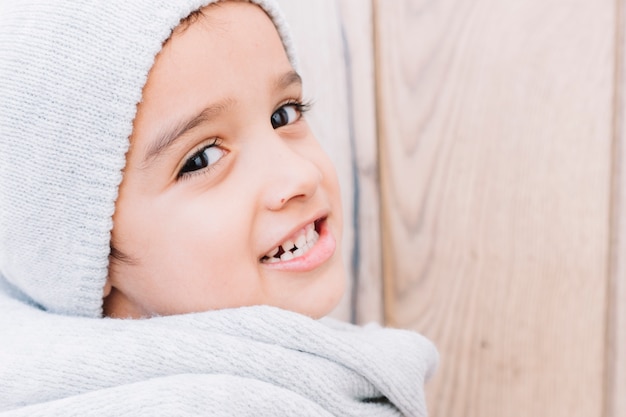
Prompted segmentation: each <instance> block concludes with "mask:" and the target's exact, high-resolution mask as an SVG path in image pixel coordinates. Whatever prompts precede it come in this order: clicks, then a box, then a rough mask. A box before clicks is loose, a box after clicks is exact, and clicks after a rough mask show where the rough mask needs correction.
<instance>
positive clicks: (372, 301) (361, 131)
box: [339, 0, 383, 324]
mask: <svg viewBox="0 0 626 417" xmlns="http://www.w3.org/2000/svg"><path fill="white" fill-rule="evenodd" d="M339 10H340V15H341V21H342V26H343V33H344V47H345V56H346V63H347V67H346V69H347V82H348V88H349V95H350V97H349V103H348V104H349V106H350V110H351V111H350V114H351V117H350V123H351V125H350V127H351V129H350V136H351V141H352V149H353V150H354V153H353V155H354V156H355V158H354V160H353V162H352V163H353V174H356V175H355V176H354V183H355V187H356V191H357V195H356V196H355V197H356V198H355V205H354V208H355V212H354V216H353V220H356V221H357V223H356V224H355V225H354V230H356V231H357V232H358V236H356V237H355V245H358V250H356V251H355V252H353V254H354V256H353V258H352V262H351V263H352V265H353V271H354V273H355V278H356V279H355V284H354V285H355V287H354V288H353V294H354V295H353V297H354V300H355V309H354V311H355V315H356V317H355V321H356V322H357V323H361V324H363V323H367V322H371V321H375V322H382V321H383V295H382V293H383V289H382V254H381V245H380V242H381V241H380V205H379V202H380V190H379V179H378V171H379V168H378V137H377V135H376V131H377V128H376V106H375V103H376V97H375V85H374V44H373V39H374V33H373V30H374V27H373V15H372V4H371V2H365V1H363V0H340V1H339Z"/></svg>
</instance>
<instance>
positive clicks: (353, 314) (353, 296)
mask: <svg viewBox="0 0 626 417" xmlns="http://www.w3.org/2000/svg"><path fill="white" fill-rule="evenodd" d="M335 10H336V16H339V30H340V32H341V47H342V49H343V59H344V71H345V74H344V76H345V79H346V95H347V97H346V105H347V107H348V138H349V141H350V173H351V175H352V178H351V179H352V190H353V192H352V253H351V254H350V268H351V269H352V271H351V272H352V274H351V276H352V286H351V288H350V321H351V322H352V323H356V320H357V309H358V299H357V298H358V291H359V286H360V281H361V228H360V221H359V220H360V218H361V210H360V201H361V183H360V178H359V166H358V162H357V156H356V155H357V144H356V135H355V128H354V124H355V120H354V102H353V100H354V80H353V79H352V76H353V74H352V56H351V51H350V46H349V45H348V38H347V35H346V28H345V25H344V21H343V19H344V16H342V14H341V11H340V9H339V4H338V3H337V1H335Z"/></svg>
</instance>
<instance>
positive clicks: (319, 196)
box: [104, 2, 346, 318]
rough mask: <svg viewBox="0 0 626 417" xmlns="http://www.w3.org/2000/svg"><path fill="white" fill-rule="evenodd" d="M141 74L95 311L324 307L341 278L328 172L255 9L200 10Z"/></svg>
mask: <svg viewBox="0 0 626 417" xmlns="http://www.w3.org/2000/svg"><path fill="white" fill-rule="evenodd" d="M203 14H204V16H201V17H200V18H199V20H197V21H195V22H193V23H191V24H190V26H189V27H187V28H185V29H184V30H176V31H175V32H174V34H173V35H172V37H171V38H170V40H169V41H168V42H167V43H166V45H165V46H164V48H163V50H162V51H161V53H160V54H159V55H158V56H157V58H156V62H155V64H154V66H153V68H152V70H151V72H150V74H149V77H148V82H147V84H146V86H145V88H144V91H143V100H142V102H141V104H140V105H139V106H138V112H137V117H136V119H135V124H134V130H133V135H132V137H131V148H130V151H129V153H128V154H127V165H126V168H125V171H124V179H123V181H122V185H121V187H120V195H119V198H118V201H117V203H116V212H115V215H114V217H113V221H114V228H113V232H112V245H113V246H114V247H115V249H116V251H119V252H121V253H123V254H124V256H123V257H122V259H114V258H112V259H111V265H110V268H109V279H108V281H107V286H106V288H105V295H106V297H105V300H104V310H105V314H106V315H108V316H112V317H133V318H138V317H147V316H152V315H169V314H181V313H189V312H199V311H207V310H213V309H221V308H231V307H239V306H249V305H259V304H265V305H273V306H277V307H281V308H284V309H288V310H292V311H296V312H299V313H302V314H306V315H309V316H312V317H321V316H323V315H325V314H327V313H329V312H330V311H331V310H332V309H333V307H334V306H335V305H336V304H337V303H338V301H339V299H340V297H341V295H342V293H343V288H344V285H345V278H346V277H345V271H344V269H343V263H342V259H341V253H340V247H341V245H340V241H341V228H342V219H341V205H340V201H339V187H338V182H337V178H336V174H335V171H334V168H333V166H332V164H331V162H330V160H329V159H328V157H327V156H326V154H325V153H324V152H323V151H322V149H321V148H320V146H319V144H318V143H317V141H316V139H315V137H314V136H313V134H312V132H311V130H310V129H309V126H308V124H307V122H306V120H305V119H304V118H303V117H302V112H303V111H304V110H305V106H303V104H302V85H301V81H300V77H299V76H298V74H297V73H296V72H294V70H293V68H292V66H291V64H290V63H289V60H288V59H287V56H286V53H285V51H284V49H283V46H282V43H281V41H280V38H279V36H278V33H277V31H276V29H275V27H274V25H273V23H272V22H271V20H270V19H269V18H268V17H267V16H266V15H265V13H264V12H263V10H262V9H260V8H259V7H258V6H255V5H253V4H250V3H247V2H224V3H220V4H219V5H212V6H208V7H207V8H205V9H204V11H203Z"/></svg>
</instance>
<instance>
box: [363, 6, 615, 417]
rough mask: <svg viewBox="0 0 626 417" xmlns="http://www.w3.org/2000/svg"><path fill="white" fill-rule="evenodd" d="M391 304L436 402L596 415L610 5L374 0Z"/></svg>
mask: <svg viewBox="0 0 626 417" xmlns="http://www.w3.org/2000/svg"><path fill="white" fill-rule="evenodd" d="M374 4H375V9H374V12H375V18H376V20H375V22H376V23H375V26H376V50H377V74H378V78H377V81H378V106H379V118H378V123H379V132H380V156H381V183H382V185H381V192H382V213H383V248H384V258H383V259H384V276H385V279H386V282H385V292H386V298H385V303H386V304H385V306H386V315H387V318H388V320H389V321H390V323H392V324H395V325H398V326H402V327H412V328H415V329H418V330H420V331H421V332H423V333H425V334H426V335H427V336H429V337H430V338H431V339H433V340H434V341H435V342H436V344H437V345H438V347H439V349H440V352H441V358H442V361H441V366H440V369H439V370H438V372H437V374H436V376H435V378H434V380H433V381H432V382H431V384H430V385H429V387H428V401H429V406H430V415H431V416H435V417H437V416H446V417H455V416H463V417H474V416H476V417H478V416H481V417H482V416H498V417H508V416H550V417H565V416H568V417H572V416H574V417H577V416H580V417H600V416H601V414H602V412H603V387H604V382H605V381H604V353H605V347H606V346H605V327H606V294H607V283H608V279H607V270H608V265H607V262H608V261H607V260H608V259H609V257H608V251H609V247H608V241H609V230H608V229H609V211H610V210H609V201H610V176H611V173H610V169H611V168H610V167H611V120H612V87H613V85H612V82H613V53H614V33H613V32H614V30H613V27H614V25H613V24H614V21H613V17H614V16H613V12H614V9H613V6H614V5H613V2H612V1H609V0H600V1H594V2H577V3H576V7H572V5H571V4H570V3H567V2H562V1H558V0H527V1H522V0H518V1H506V2H502V1H498V0H476V1H473V2H464V1H461V0H440V1H437V2H423V1H418V0H414V1H410V0H406V1H395V2H391V1H383V0H375V3H374Z"/></svg>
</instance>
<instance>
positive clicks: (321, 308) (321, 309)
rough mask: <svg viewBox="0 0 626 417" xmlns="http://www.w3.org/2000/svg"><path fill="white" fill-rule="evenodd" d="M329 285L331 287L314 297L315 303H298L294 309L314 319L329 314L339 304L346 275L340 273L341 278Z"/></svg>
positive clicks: (343, 290) (344, 287) (344, 288)
mask: <svg viewBox="0 0 626 417" xmlns="http://www.w3.org/2000/svg"><path fill="white" fill-rule="evenodd" d="M329 285H332V288H329V289H328V290H327V291H325V293H324V294H323V295H320V296H318V297H316V300H317V302H316V303H314V304H308V303H307V304H305V305H300V306H298V307H297V308H295V309H294V311H296V312H298V313H300V314H304V315H306V316H309V317H311V318H313V319H316V320H317V319H321V318H322V317H324V316H327V315H328V314H330V313H331V312H332V311H333V310H334V309H335V307H337V305H339V302H340V301H341V298H342V297H343V294H344V292H345V290H346V276H345V275H344V274H342V275H341V279H337V280H335V282H333V283H332V284H329Z"/></svg>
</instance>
